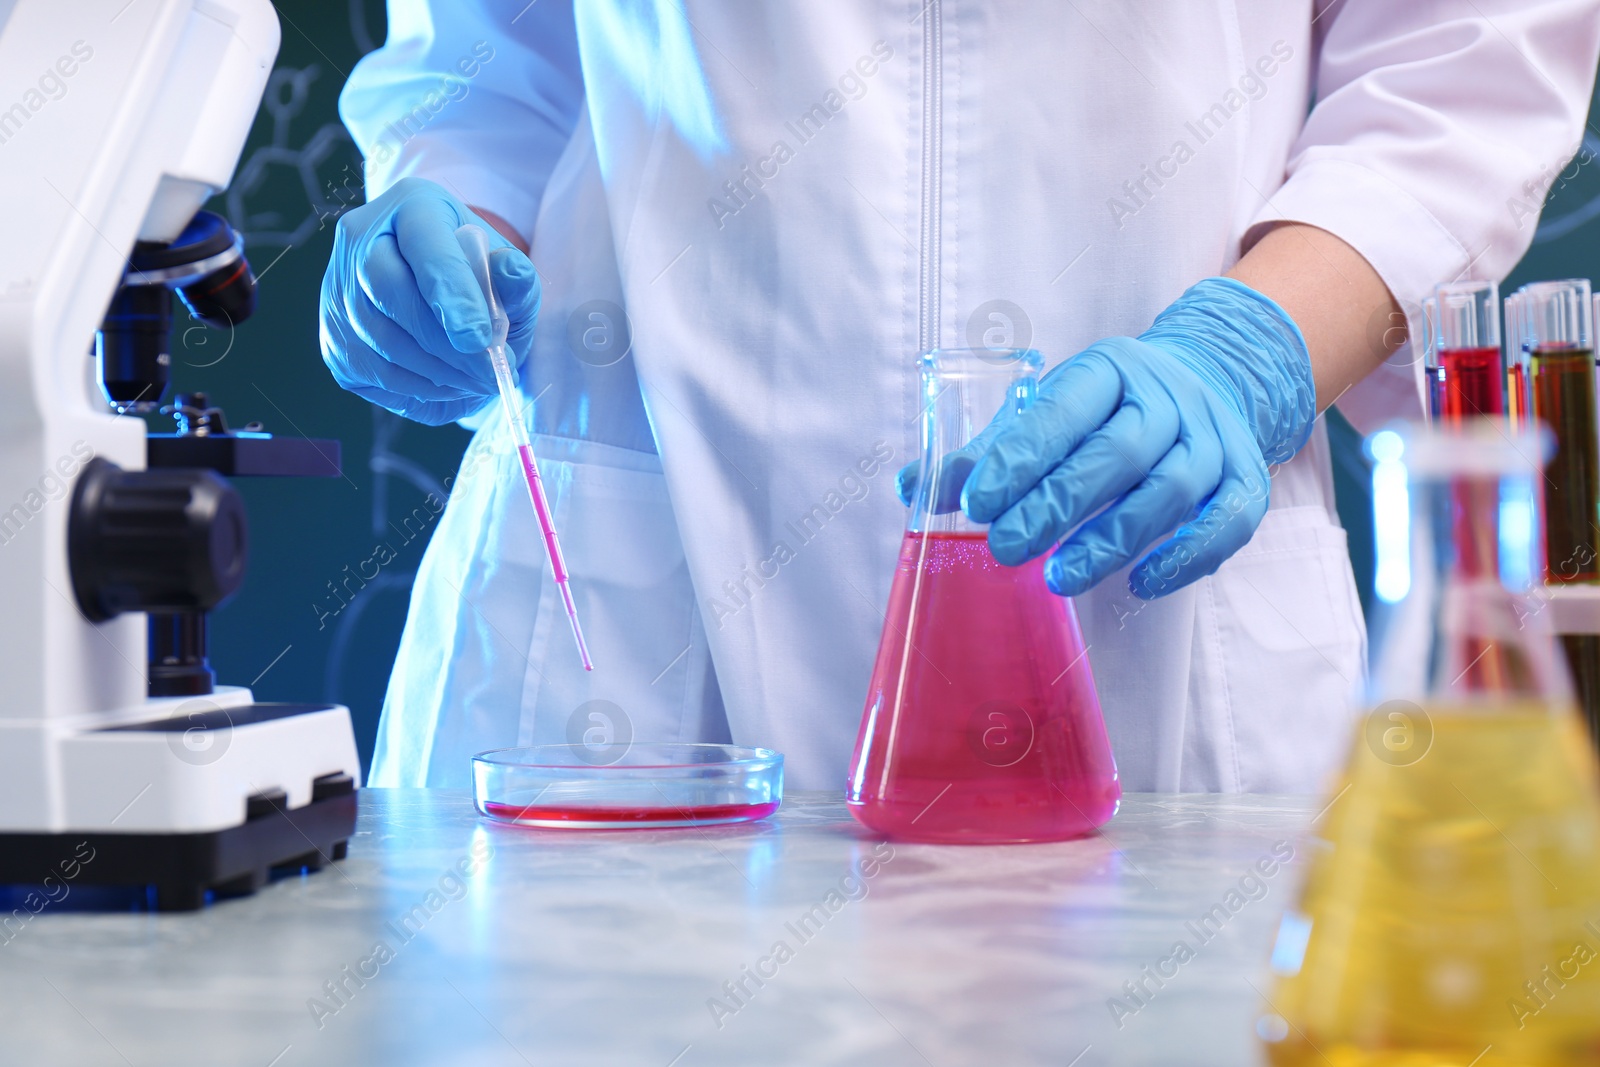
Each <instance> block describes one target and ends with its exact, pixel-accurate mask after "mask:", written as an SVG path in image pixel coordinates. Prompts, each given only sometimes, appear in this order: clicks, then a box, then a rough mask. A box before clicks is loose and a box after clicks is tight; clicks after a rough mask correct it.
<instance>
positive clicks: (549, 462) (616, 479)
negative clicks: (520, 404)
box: [502, 437, 727, 744]
mask: <svg viewBox="0 0 1600 1067" xmlns="http://www.w3.org/2000/svg"><path fill="white" fill-rule="evenodd" d="M534 450H535V452H537V453H538V454H539V456H540V459H539V466H540V472H541V475H542V477H543V478H544V482H545V490H546V493H547V494H548V495H549V498H550V505H551V510H552V513H553V516H554V519H555V523H556V528H557V530H558V531H559V532H560V536H561V544H562V548H563V552H564V555H565V559H566V564H567V570H568V573H569V575H570V578H571V587H572V594H573V599H574V601H575V603H576V606H577V612H578V618H579V619H580V620H581V622H582V625H583V631H584V636H585V637H586V639H587V641H588V645H589V650H590V653H591V655H592V658H593V661H594V664H595V669H594V671H593V672H587V671H585V670H584V669H583V667H582V664H581V662H580V660H579V656H578V651H577V648H576V646H575V644H574V641H573V637H572V634H571V631H570V626H569V623H568V619H567V614H566V609H565V606H564V605H563V603H562V599H561V596H560V592H559V587H558V586H557V585H556V584H555V582H554V581H553V580H552V579H551V577H550V573H549V563H548V561H547V560H546V558H545V554H544V546H543V541H542V538H541V534H540V531H539V527H538V523H537V521H536V519H535V517H534V513H533V508H532V507H531V505H530V503H529V501H528V499H527V494H526V492H525V491H524V492H519V493H517V494H515V495H517V496H520V499H519V500H517V501H515V502H508V503H509V506H508V507H507V508H506V509H505V512H504V523H505V531H506V541H507V544H506V553H507V555H508V557H509V558H514V559H515V560H516V562H517V564H518V565H519V568H520V569H522V570H523V572H524V574H525V576H526V577H525V578H524V581H526V582H527V583H528V585H529V587H530V592H531V591H532V590H533V589H537V609H536V613H535V616H534V624H533V630H532V633H531V635H530V638H529V642H528V649H527V663H526V672H525V676H524V678H523V687H522V693H523V697H522V715H521V725H520V729H519V731H518V743H519V744H581V743H591V744H593V743H597V742H605V743H612V744H615V743H618V742H626V741H629V740H639V741H723V740H726V738H727V727H726V725H725V721H724V717H723V714H722V706H721V701H720V697H719V695H718V691H717V686H716V681H715V679H714V677H712V674H711V663H710V655H709V651H708V646H707V642H706V637H705V631H704V629H703V627H702V625H701V621H700V609H699V605H698V603H697V602H696V600H695V596H694V588H693V585H692V584H691V583H690V580H689V570H688V563H687V561H686V559H685V557H684V552H683V546H682V544H681V543H680V542H679V539H678V528H677V522H676V520H675V518H674V515H673V510H672V502H671V500H670V498H669V497H668V495H667V488H666V483H665V480H664V479H663V477H662V474H661V471H660V466H659V463H658V461H657V459H656V457H655V456H653V455H648V454H644V453H637V452H630V451H628V450H624V449H618V448H613V447H610V446H606V445H596V444H592V443H587V442H574V441H570V440H567V439H563V438H554V437H539V438H536V439H535V441H534ZM510 466H511V467H512V468H513V469H511V470H508V471H505V472H503V474H502V484H506V485H512V486H515V487H517V489H519V490H520V489H521V471H520V467H518V465H517V463H516V461H515V458H514V457H513V458H512V459H511V461H510ZM535 574H536V575H537V578H536V579H535V578H534V575H535Z"/></svg>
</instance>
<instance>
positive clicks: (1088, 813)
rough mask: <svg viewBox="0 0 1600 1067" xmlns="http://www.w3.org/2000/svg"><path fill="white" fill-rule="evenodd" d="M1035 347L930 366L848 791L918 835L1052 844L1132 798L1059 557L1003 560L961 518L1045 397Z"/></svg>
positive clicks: (947, 357) (925, 363)
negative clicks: (999, 435) (994, 440)
mask: <svg viewBox="0 0 1600 1067" xmlns="http://www.w3.org/2000/svg"><path fill="white" fill-rule="evenodd" d="M1042 362H1043V361H1042V360H1041V358H1040V356H1039V354H1038V353H1037V352H1034V351H1031V350H1014V349H1006V350H991V349H943V350H939V351H935V352H930V353H927V354H926V355H924V356H922V357H921V374H922V379H921V384H922V399H923V412H922V462H921V467H920V470H921V471H922V472H928V471H939V472H940V473H939V476H938V477H936V478H932V477H926V476H924V477H920V478H919V479H918V483H917V488H916V492H915V496H914V499H913V501H912V505H911V509H910V517H909V521H908V524H907V529H906V534H905V540H904V541H903V542H902V544H901V550H900V558H899V561H898V563H897V565H896V567H895V573H894V581H893V583H892V586H891V588H890V593H889V608H888V612H887V614H886V616H885V618H884V623H883V636H882V639H881V641H880V642H879V645H878V656H877V660H876V662H875V664H874V667H873V671H872V681H871V684H870V686H869V688H868V691H867V700H866V709H865V711H864V713H863V715H862V720H861V732H860V735H859V736H858V738H857V740H856V750H855V757H854V759H853V760H852V763H851V770H850V778H849V782H848V784H847V787H846V800H847V802H848V803H849V806H850V811H851V813H852V814H853V815H855V817H856V818H857V819H858V820H860V821H861V822H862V823H863V824H865V825H866V826H868V827H871V828H872V829H874V830H876V831H878V832H880V833H883V834H886V835H889V836H891V837H895V838H899V839H902V840H909V841H932V842H947V843H963V842H970V843H993V842H1012V841H1053V840H1059V839H1062V838H1068V837H1076V836H1079V835H1082V834H1085V833H1088V832H1090V831H1091V830H1093V829H1094V828H1095V827H1097V826H1099V825H1101V824H1102V823H1104V822H1105V821H1106V820H1107V819H1109V818H1111V816H1112V815H1113V814H1115V813H1116V810H1117V804H1118V801H1119V799H1120V798H1121V795H1122V791H1121V787H1120V786H1119V785H1118V783H1117V771H1116V765H1115V763H1114V761H1113V760H1112V757H1111V746H1110V744H1109V742H1108V741H1107V740H1106V730H1105V722H1104V720H1103V719H1102V718H1101V714H1100V701H1099V697H1098V696H1097V695H1096V694H1095V687H1094V676H1093V675H1092V674H1091V673H1090V670H1089V660H1088V656H1087V655H1086V649H1085V647H1084V643H1083V635H1082V633H1081V632H1080V631H1079V629H1078V618H1077V614H1076V613H1075V612H1074V611H1073V607H1072V603H1071V601H1069V600H1067V599H1065V598H1063V597H1059V596H1056V595H1055V594H1054V593H1052V592H1050V590H1049V589H1048V588H1047V587H1046V586H1045V581H1044V559H1043V558H1040V559H1036V560H1034V561H1032V562H1030V563H1028V564H1025V565H1024V566H1021V567H1006V566H1003V565H1001V564H1000V563H999V562H997V561H996V560H995V558H994V557H993V556H992V555H991V554H990V552H989V545H988V537H987V532H986V527H984V526H981V525H978V524H976V523H973V522H971V521H970V520H968V519H967V517H966V515H965V514H964V513H963V512H961V511H960V509H959V502H960V494H961V487H962V485H963V484H964V483H965V481H966V476H967V474H968V472H970V470H971V469H972V466H973V463H974V462H975V460H976V458H977V456H978V455H980V454H981V451H982V448H981V442H976V441H974V438H975V437H976V436H977V435H978V434H979V433H980V432H982V431H983V430H984V429H985V427H987V426H989V425H990V423H991V420H993V419H996V418H998V419H1005V418H1010V417H1013V416H1014V415H1015V414H1016V413H1018V412H1020V411H1022V410H1023V409H1024V408H1025V407H1027V405H1028V404H1030V403H1031V402H1032V400H1033V397H1034V393H1035V390H1036V388H1037V385H1038V375H1039V371H1040V368H1041V366H1042Z"/></svg>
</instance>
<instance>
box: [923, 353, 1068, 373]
mask: <svg viewBox="0 0 1600 1067" xmlns="http://www.w3.org/2000/svg"><path fill="white" fill-rule="evenodd" d="M917 366H918V368H920V369H921V371H922V373H923V374H924V375H929V376H932V377H937V378H978V377H989V376H996V377H998V376H1001V375H1004V376H1008V377H1013V378H1015V377H1025V376H1028V375H1032V376H1034V377H1037V376H1038V375H1039V374H1041V373H1043V371H1044V355H1043V354H1042V353H1041V352H1040V351H1039V350H1038V349H1036V348H933V349H929V350H928V351H926V352H922V353H919V354H918V356H917Z"/></svg>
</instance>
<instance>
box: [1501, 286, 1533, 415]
mask: <svg viewBox="0 0 1600 1067" xmlns="http://www.w3.org/2000/svg"><path fill="white" fill-rule="evenodd" d="M1504 347H1505V365H1506V413H1507V414H1508V415H1509V416H1510V417H1511V425H1512V426H1514V427H1516V428H1517V429H1519V430H1526V429H1529V428H1530V427H1531V426H1532V425H1533V394H1532V393H1531V392H1530V391H1529V390H1530V389H1531V388H1532V385H1533V376H1532V373H1531V371H1530V368H1529V366H1528V346H1527V343H1526V330H1525V329H1524V328H1523V324H1522V290H1521V289H1518V290H1517V291H1516V292H1514V293H1512V294H1511V295H1510V296H1508V297H1506V306H1505V346H1504Z"/></svg>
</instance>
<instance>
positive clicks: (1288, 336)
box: [900, 278, 1316, 599]
mask: <svg viewBox="0 0 1600 1067" xmlns="http://www.w3.org/2000/svg"><path fill="white" fill-rule="evenodd" d="M1315 416H1316V397H1315V388H1314V385H1313V382H1312V372H1311V361H1310V357H1309V354H1308V352H1307V350H1306V342H1305V339H1304V337H1303V336H1302V335H1301V333H1300V330H1299V328H1298V327H1297V326H1296V325H1295V323H1294V321H1293V320H1292V319H1291V318H1290V317H1289V315H1288V314H1287V313H1286V312H1285V311H1284V310H1283V309H1282V308H1281V307H1279V306H1278V305H1277V304H1276V303H1275V302H1274V301H1272V300H1271V299H1269V298H1268V297H1266V296H1264V295H1262V294H1261V293H1259V292H1257V291H1256V290H1254V289H1252V288H1250V287H1249V286H1247V285H1245V284H1243V283H1241V282H1238V281H1235V280H1233V279H1231V278H1207V279H1205V280H1203V281H1200V282H1198V283H1196V284H1195V285H1194V286H1192V287H1191V288H1190V289H1189V290H1188V291H1187V292H1185V293H1184V294H1183V295H1182V296H1181V297H1179V298H1178V300H1177V301H1176V302H1175V303H1173V304H1172V305H1171V306H1170V307H1168V308H1167V309H1166V310H1165V311H1163V312H1162V313H1161V314H1160V315H1158V316H1157V317H1156V320H1155V323H1154V324H1153V325H1151V327H1150V328H1149V329H1148V330H1146V331H1145V332H1144V333H1143V334H1141V335H1140V336H1138V337H1136V338H1135V337H1112V338H1107V339H1106V340H1103V341H1100V342H1097V343H1096V344H1094V345H1091V346H1090V347H1089V348H1087V349H1085V350H1084V351H1083V352H1080V353H1079V354H1078V355H1077V356H1075V357H1073V358H1072V359H1069V360H1067V361H1066V362H1064V363H1062V364H1060V365H1059V366H1057V367H1055V368H1054V369H1053V370H1052V371H1050V373H1048V374H1047V375H1045V377H1044V378H1043V379H1042V381H1041V382H1040V386H1039V397H1038V400H1037V401H1036V402H1035V403H1034V404H1033V406H1032V407H1030V408H1029V409H1028V410H1026V411H1023V412H1021V413H1019V414H1016V415H1008V416H1004V417H1003V418H1002V419H997V420H996V422H995V423H994V424H992V425H991V426H990V427H989V428H988V429H987V430H985V432H984V433H983V434H982V435H980V436H979V437H978V438H975V439H974V440H973V442H972V443H971V444H970V445H969V446H968V447H967V448H965V449H963V450H962V451H963V453H965V455H952V456H950V457H947V458H946V462H945V464H944V467H943V473H942V476H941V481H942V482H943V483H945V486H946V487H947V490H946V492H945V493H942V494H941V496H942V497H946V498H947V500H946V501H945V502H946V503H948V506H950V507H952V508H953V507H954V506H955V504H956V500H955V499H954V498H955V495H956V494H955V492H954V490H955V489H956V487H957V486H958V485H959V486H960V491H959V503H960V506H961V507H962V509H963V510H964V511H965V512H966V513H967V515H968V516H969V517H970V518H971V519H973V520H974V521H975V522H986V523H989V524H990V527H989V548H990V551H991V552H993V554H994V557H995V558H996V559H997V560H999V561H1000V562H1001V563H1005V564H1008V565H1012V566H1016V565H1020V564H1022V563H1025V562H1027V561H1028V560H1030V559H1033V558H1035V557H1037V556H1039V555H1042V554H1043V553H1045V552H1048V551H1050V550H1051V549H1052V548H1055V552H1054V554H1053V555H1052V556H1051V558H1050V559H1049V560H1048V561H1047V563H1046V566H1045V580H1046V582H1047V584H1048V585H1049V586H1050V588H1051V589H1052V590H1054V591H1055V592H1057V593H1059V594H1061V595H1063V596H1076V595H1077V594H1079V593H1082V592H1084V591H1085V590H1087V589H1088V588H1090V587H1091V586H1093V585H1095V584H1096V583H1098V582H1100V581H1101V580H1103V579H1104V578H1106V577H1107V576H1108V575H1110V574H1112V573H1114V572H1115V571H1117V570H1119V569H1121V568H1122V567H1124V566H1126V565H1127V564H1128V563H1129V562H1131V561H1133V560H1135V559H1137V560H1138V564H1137V565H1136V566H1135V567H1134V568H1133V571H1132V572H1131V574H1130V575H1129V578H1128V584H1129V588H1130V589H1131V591H1132V592H1133V593H1134V595H1136V596H1139V597H1142V598H1145V599H1151V598H1154V597H1157V596H1162V595H1164V594H1166V593H1170V592H1172V591H1174V590H1176V589H1179V588H1181V587H1183V586H1185V585H1187V584H1189V583H1190V582H1193V581H1195V580H1196V579H1199V578H1202V577H1204V576H1206V575H1208V574H1211V573H1213V572H1214V571H1215V570H1216V569H1217V568H1218V567H1219V566H1221V565H1222V563H1223V561H1225V560H1226V559H1227V558H1228V557H1229V556H1231V555H1233V553H1235V552H1237V551H1238V550H1239V549H1240V548H1241V547H1243V546H1244V544H1245V543H1246V542H1247V541H1249V540H1250V536H1251V534H1252V533H1254V532H1255V529H1256V527H1257V526H1258V525H1259V524H1260V522H1261V518H1262V516H1263V515H1265V514H1266V511H1267V498H1268V492H1269V489H1270V479H1269V475H1268V471H1267V465H1268V464H1269V463H1283V462H1286V461H1287V460H1288V459H1290V458H1291V457H1292V456H1293V455H1294V454H1295V452H1297V451H1298V450H1299V449H1300V447H1301V446H1302V445H1304V444H1305V442H1306V439H1307V437H1309V435H1310V432H1311V425H1312V421H1313V419H1314V418H1315ZM963 475H964V476H965V477H964V480H961V479H962V476H963ZM917 476H918V472H917V470H916V468H915V465H913V466H912V467H908V468H906V469H905V470H904V471H902V472H901V479H900V493H901V497H902V499H906V500H909V499H910V495H911V490H912V488H913V487H914V485H915V480H916V478H917ZM1169 532H1171V536H1170V537H1166V538H1165V539H1164V540H1161V543H1160V544H1158V545H1156V547H1155V548H1153V549H1151V550H1150V551H1148V552H1147V551H1145V550H1146V549H1147V548H1149V546H1150V545H1151V544H1152V543H1154V542H1156V541H1157V539H1160V538H1162V535H1164V534H1167V533H1169ZM1063 539H1065V540H1064V541H1063ZM1058 544H1059V547H1056V546H1057V545H1058Z"/></svg>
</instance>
